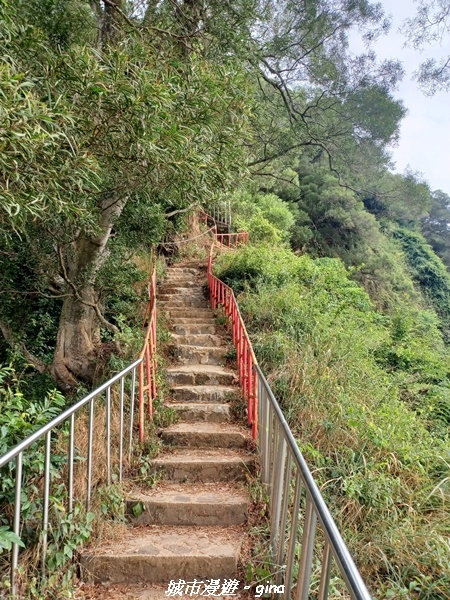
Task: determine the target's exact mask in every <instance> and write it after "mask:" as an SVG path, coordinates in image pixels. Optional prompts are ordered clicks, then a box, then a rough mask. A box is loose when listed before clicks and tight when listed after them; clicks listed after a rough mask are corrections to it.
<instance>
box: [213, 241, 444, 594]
mask: <svg viewBox="0 0 450 600" xmlns="http://www.w3.org/2000/svg"><path fill="white" fill-rule="evenodd" d="M278 254H279V255H280V256H278ZM263 258H264V260H262V259H263ZM218 274H219V276H220V277H221V278H222V279H223V280H225V281H226V283H229V284H232V285H233V283H235V284H236V288H237V290H238V291H240V292H241V295H240V297H239V304H240V309H241V312H242V314H243V317H244V320H245V322H246V324H247V326H248V329H249V333H250V336H251V338H252V342H253V346H254V349H255V352H256V354H257V357H258V361H259V362H260V364H261V366H262V368H263V370H264V372H265V373H266V376H267V377H268V379H269V382H270V384H271V387H272V389H273V391H274V393H275V396H276V397H277V399H278V401H279V402H280V404H281V406H282V408H283V411H284V413H285V415H286V417H287V419H288V421H289V424H290V426H291V429H292V430H293V432H294V435H295V437H296V439H297V440H298V444H299V446H300V448H301V450H302V452H303V454H304V456H305V458H306V460H307V462H308V464H309V466H310V468H311V470H312V472H313V475H314V477H315V479H316V481H317V483H318V485H319V486H320V487H321V490H322V493H323V494H324V497H325V499H326V501H327V504H328V505H329V507H330V508H331V510H332V513H333V516H334V518H335V520H336V522H337V525H338V527H339V529H340V530H341V532H342V533H343V537H344V539H345V540H346V541H347V543H348V545H349V547H350V550H351V553H352V555H353V556H354V558H355V561H356V563H357V564H358V566H359V568H360V570H361V573H362V575H363V577H364V579H365V580H366V582H367V583H368V585H369V587H370V588H371V591H372V593H373V594H374V596H375V597H376V598H377V599H379V600H380V599H382V598H383V599H384V598H406V597H407V598H413V599H414V598H415V599H418V600H419V599H420V600H448V598H450V592H449V590H450V546H449V544H448V533H449V527H450V526H449V523H450V502H449V501H450V479H449V474H450V470H449V464H450V460H449V451H448V447H449V446H448V442H449V435H448V434H449V427H448V425H449V424H447V425H445V423H444V424H443V425H442V427H440V428H439V429H437V428H436V426H435V425H436V416H434V415H433V412H432V411H431V412H430V410H428V409H427V406H428V405H429V404H430V403H431V401H432V397H431V396H430V390H431V389H432V388H433V386H436V385H438V386H440V387H441V388H442V389H447V388H446V386H447V385H448V384H447V383H446V381H447V364H448V362H447V361H448V351H447V350H446V348H445V346H444V344H443V343H442V338H441V337H440V334H439V331H438V330H437V327H436V325H434V326H433V321H432V320H430V319H428V317H427V315H422V313H420V311H418V310H415V309H414V308H411V307H407V306H406V307H405V311H404V314H403V315H396V316H395V317H394V316H389V315H386V314H381V313H379V312H377V311H376V310H375V309H374V308H373V306H372V303H371V302H370V299H369V298H368V296H367V295H366V294H365V292H364V291H363V290H362V289H360V288H359V287H358V286H357V285H356V284H355V283H353V282H352V281H350V279H349V277H348V274H347V273H346V271H345V269H344V267H343V266H342V264H341V263H340V262H339V261H337V260H331V259H322V260H321V259H319V260H316V261H314V260H312V259H310V258H309V257H306V256H302V257H296V256H294V255H293V254H291V255H290V257H289V253H288V251H287V250H285V249H283V250H280V251H279V252H278V251H277V250H276V249H273V248H271V249H270V253H269V252H266V250H265V249H264V248H262V249H261V248H251V247H248V248H246V249H244V250H242V251H240V252H239V253H236V254H233V255H232V254H229V255H227V256H225V257H223V258H222V259H220V260H219V262H218ZM236 282H238V283H236ZM242 282H244V285H242ZM245 282H246V283H245ZM411 315H415V316H414V318H412V317H411ZM399 319H400V323H399ZM421 319H422V320H424V321H425V320H427V319H428V321H427V322H428V326H427V327H423V328H421V326H420V323H421ZM411 323H412V324H411ZM402 336H403V337H402ZM405 356H406V357H407V360H405ZM386 357H387V358H386ZM399 357H401V360H399ZM411 396H412V397H413V398H414V401H413V402H411V401H410V397H411ZM436 431H439V435H437V434H436ZM336 593H337V592H336ZM338 597H341V596H338Z"/></svg>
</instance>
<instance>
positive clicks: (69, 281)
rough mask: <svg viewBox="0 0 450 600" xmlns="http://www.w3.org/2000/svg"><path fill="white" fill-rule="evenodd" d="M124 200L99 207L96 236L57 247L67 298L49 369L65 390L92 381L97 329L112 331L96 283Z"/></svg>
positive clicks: (97, 337) (97, 343)
mask: <svg viewBox="0 0 450 600" xmlns="http://www.w3.org/2000/svg"><path fill="white" fill-rule="evenodd" d="M125 202H126V200H111V199H109V200H107V201H106V200H105V201H104V203H103V206H102V212H101V218H100V223H99V233H98V235H96V236H93V237H80V238H79V239H77V240H76V241H74V242H73V243H72V244H70V246H68V247H67V248H65V250H64V251H63V249H62V248H58V257H59V262H60V267H61V275H62V276H63V278H64V280H65V283H66V288H67V293H68V296H66V297H65V298H64V302H63V307H62V310H61V317H60V320H59V327H58V335H57V339H56V348H55V354H54V359H53V364H52V366H51V372H52V375H53V376H54V377H55V379H56V380H57V382H58V384H59V385H60V386H61V387H62V388H65V389H69V388H71V387H74V386H76V385H77V382H78V380H80V379H81V380H83V381H88V382H91V381H92V379H93V376H94V373H95V368H96V356H97V354H96V349H97V348H98V346H99V343H100V327H101V326H102V325H103V326H104V327H107V328H108V329H111V330H112V331H114V332H117V331H118V330H117V328H116V327H115V326H114V325H112V324H111V323H108V321H106V319H105V318H104V317H103V315H102V313H101V309H100V307H99V305H98V298H97V293H96V290H95V280H96V276H97V272H98V270H99V268H100V267H101V265H102V263H103V262H104V260H105V259H106V257H107V250H106V244H107V242H108V239H109V237H110V235H111V230H112V227H113V224H114V221H115V220H116V219H117V218H118V217H119V215H120V214H121V212H122V210H123V207H124V206H125Z"/></svg>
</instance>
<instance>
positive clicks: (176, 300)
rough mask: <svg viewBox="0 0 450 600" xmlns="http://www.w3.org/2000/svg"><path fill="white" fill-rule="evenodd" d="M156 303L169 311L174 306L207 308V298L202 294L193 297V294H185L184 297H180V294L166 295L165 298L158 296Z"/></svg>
mask: <svg viewBox="0 0 450 600" xmlns="http://www.w3.org/2000/svg"><path fill="white" fill-rule="evenodd" d="M158 304H159V305H160V306H161V307H162V308H163V309H164V310H170V311H171V310H172V309H174V308H183V307H186V308H188V307H193V308H208V306H209V303H208V300H206V298H205V297H204V296H202V297H201V298H200V297H199V298H195V297H193V296H187V297H186V298H182V297H181V296H180V295H177V296H173V297H170V296H167V297H166V299H164V298H158Z"/></svg>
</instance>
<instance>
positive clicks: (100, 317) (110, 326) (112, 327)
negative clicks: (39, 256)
mask: <svg viewBox="0 0 450 600" xmlns="http://www.w3.org/2000/svg"><path fill="white" fill-rule="evenodd" d="M58 259H59V264H60V266H61V270H62V272H63V277H64V281H65V282H66V283H67V284H68V285H69V286H70V287H71V288H72V290H73V293H74V296H75V298H76V299H77V300H78V301H79V302H81V304H84V305H85V306H89V308H92V309H94V311H95V314H96V315H97V318H98V320H99V321H100V323H101V324H102V325H103V326H104V327H106V328H107V329H109V330H110V331H112V332H113V333H116V334H117V333H120V331H119V329H118V328H117V327H116V326H115V325H113V324H112V323H110V322H109V321H107V320H106V319H105V317H104V316H103V315H102V313H101V311H100V308H99V307H98V304H96V303H95V302H87V301H86V300H84V299H83V298H82V297H81V296H80V293H79V291H78V288H77V287H76V285H75V284H74V283H73V282H72V281H71V280H70V279H69V276H68V274H67V270H66V266H65V264H64V259H63V255H62V251H61V246H59V245H58Z"/></svg>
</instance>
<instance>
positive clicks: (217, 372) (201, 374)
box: [167, 364, 237, 386]
mask: <svg viewBox="0 0 450 600" xmlns="http://www.w3.org/2000/svg"><path fill="white" fill-rule="evenodd" d="M167 376H168V380H169V382H170V383H171V384H172V385H177V386H178V385H192V386H198V385H225V386H231V385H233V384H234V383H236V382H237V376H236V374H235V373H234V372H233V371H229V370H227V369H224V368H223V367H219V366H215V365H200V364H196V365H180V366H177V367H169V368H168V369H167Z"/></svg>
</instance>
